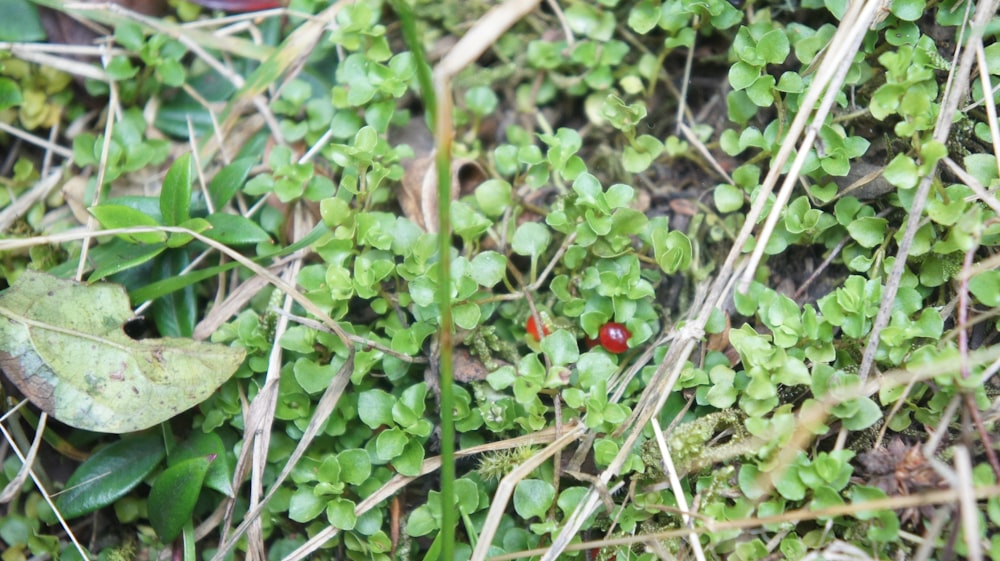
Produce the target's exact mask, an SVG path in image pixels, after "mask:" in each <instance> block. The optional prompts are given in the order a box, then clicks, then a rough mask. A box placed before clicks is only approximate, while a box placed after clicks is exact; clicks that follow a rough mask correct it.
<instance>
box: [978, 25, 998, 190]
mask: <svg viewBox="0 0 1000 561" xmlns="http://www.w3.org/2000/svg"><path fill="white" fill-rule="evenodd" d="M976 63H977V66H978V67H979V81H980V83H981V84H982V86H983V91H984V92H988V91H992V90H993V88H992V87H991V86H990V71H989V67H988V65H987V64H986V51H985V50H984V49H983V40H982V38H980V39H979V40H978V41H976ZM987 99H989V97H987V96H986V95H983V100H984V101H985V100H987ZM984 105H985V106H986V118H987V122H989V124H990V140H992V141H993V157H994V158H995V159H996V164H997V172H998V173H1000V127H998V126H997V106H996V105H995V104H993V103H989V102H987V103H985V104H984Z"/></svg>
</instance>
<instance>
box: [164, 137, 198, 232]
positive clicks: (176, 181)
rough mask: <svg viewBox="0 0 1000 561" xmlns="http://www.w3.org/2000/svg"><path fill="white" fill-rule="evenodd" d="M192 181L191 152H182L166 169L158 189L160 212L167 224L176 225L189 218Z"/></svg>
mask: <svg viewBox="0 0 1000 561" xmlns="http://www.w3.org/2000/svg"><path fill="white" fill-rule="evenodd" d="M193 183H194V166H193V165H192V162H191V154H190V153H188V154H184V155H183V156H181V157H180V158H177V161H175V162H174V163H173V165H171V166H170V169H169V170H167V176H166V177H165V178H164V179H163V190H162V191H160V213H161V214H162V215H163V222H164V223H165V224H166V225H168V226H177V225H179V224H181V223H182V222H184V221H185V220H187V219H188V218H191V185H192V184H193Z"/></svg>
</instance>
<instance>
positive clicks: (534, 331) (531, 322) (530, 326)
mask: <svg viewBox="0 0 1000 561" xmlns="http://www.w3.org/2000/svg"><path fill="white" fill-rule="evenodd" d="M524 330H525V331H527V332H528V333H530V334H531V336H532V337H534V338H535V341H541V340H542V334H541V333H539V332H538V325H537V324H536V323H535V316H528V323H527V324H526V325H525V326H524ZM542 332H544V333H545V334H546V335H548V334H550V333H552V332H551V331H549V328H548V327H546V326H545V324H542Z"/></svg>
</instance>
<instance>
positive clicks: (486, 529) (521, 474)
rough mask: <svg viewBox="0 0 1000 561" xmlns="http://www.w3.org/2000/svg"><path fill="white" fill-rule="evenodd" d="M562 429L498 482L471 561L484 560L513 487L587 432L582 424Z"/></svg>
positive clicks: (512, 492)
mask: <svg viewBox="0 0 1000 561" xmlns="http://www.w3.org/2000/svg"><path fill="white" fill-rule="evenodd" d="M564 428H567V430H566V432H565V434H563V435H562V436H560V437H559V438H558V439H556V440H555V441H554V442H553V443H552V444H549V445H548V446H546V447H545V449H543V450H541V451H540V452H538V453H537V454H535V455H534V456H532V457H531V458H528V460H526V461H525V462H524V463H523V464H521V465H519V466H517V467H516V468H514V469H513V470H511V472H510V473H508V474H507V475H506V476H504V478H503V480H501V481H500V485H498V486H497V491H496V493H494V494H493V504H492V505H490V510H489V513H487V515H486V520H485V521H484V522H483V529H482V530H481V531H480V532H479V541H478V542H477V543H476V548H475V549H474V550H472V557H471V558H470V559H471V561H484V560H485V559H486V554H487V553H488V552H489V549H490V544H492V543H493V536H495V535H496V533H497V528H499V527H500V521H501V519H502V518H503V515H504V512H505V511H506V510H507V503H508V502H509V501H510V498H511V496H512V495H513V494H514V487H515V486H516V485H517V484H518V483H519V482H520V481H521V480H522V479H524V478H525V477H527V476H528V475H529V474H531V472H533V471H535V470H536V469H537V468H538V467H539V466H541V465H542V464H543V463H544V462H545V460H548V459H549V458H550V457H551V456H553V455H554V454H555V453H556V452H559V451H560V450H562V449H563V448H565V447H567V446H569V445H570V444H571V443H572V442H575V441H576V440H578V439H579V438H580V437H581V436H583V434H584V433H585V432H587V429H586V427H585V426H584V425H582V424H577V425H570V426H568V427H564Z"/></svg>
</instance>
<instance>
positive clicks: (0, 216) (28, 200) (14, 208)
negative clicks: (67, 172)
mask: <svg viewBox="0 0 1000 561" xmlns="http://www.w3.org/2000/svg"><path fill="white" fill-rule="evenodd" d="M61 179H62V167H57V168H55V169H54V170H52V173H50V174H48V175H45V176H43V177H42V178H41V179H39V180H38V181H37V182H36V183H35V185H34V186H33V187H32V188H31V189H29V190H28V192H26V193H23V194H22V195H21V196H20V197H18V198H17V199H15V200H14V201H12V202H11V203H10V205H8V206H7V208H5V209H3V211H0V232H7V231H8V229H9V228H10V226H11V224H13V223H14V221H15V220H17V219H18V218H19V217H21V216H23V215H24V213H26V212H28V210H29V209H30V208H31V207H32V206H34V205H35V203H37V202H38V201H40V200H42V199H44V198H45V197H48V196H49V193H50V192H51V191H52V189H53V188H54V187H55V186H56V185H58V184H59V181H60V180H61Z"/></svg>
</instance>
